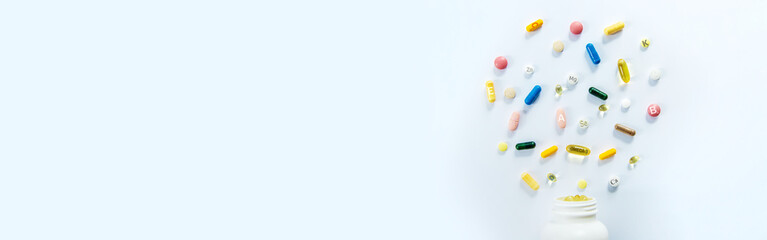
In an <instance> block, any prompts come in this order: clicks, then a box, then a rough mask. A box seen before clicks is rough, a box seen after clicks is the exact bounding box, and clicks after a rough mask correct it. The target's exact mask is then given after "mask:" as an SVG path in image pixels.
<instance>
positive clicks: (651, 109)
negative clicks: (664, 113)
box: [647, 104, 660, 117]
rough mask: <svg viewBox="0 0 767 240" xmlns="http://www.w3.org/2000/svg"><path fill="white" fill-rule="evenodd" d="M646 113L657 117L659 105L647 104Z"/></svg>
mask: <svg viewBox="0 0 767 240" xmlns="http://www.w3.org/2000/svg"><path fill="white" fill-rule="evenodd" d="M647 114H649V115H650V116H651V117H657V116H658V115H660V106H658V105H657V104H650V106H647Z"/></svg>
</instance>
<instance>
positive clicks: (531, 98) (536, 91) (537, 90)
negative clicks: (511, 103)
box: [525, 85, 541, 105]
mask: <svg viewBox="0 0 767 240" xmlns="http://www.w3.org/2000/svg"><path fill="white" fill-rule="evenodd" d="M538 95H541V85H535V87H533V90H530V93H528V94H527V97H526V98H525V104H527V105H530V104H533V102H535V100H536V99H538Z"/></svg>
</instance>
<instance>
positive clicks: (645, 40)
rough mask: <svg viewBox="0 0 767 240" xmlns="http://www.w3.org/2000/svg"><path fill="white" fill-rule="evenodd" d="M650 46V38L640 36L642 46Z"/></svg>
mask: <svg viewBox="0 0 767 240" xmlns="http://www.w3.org/2000/svg"><path fill="white" fill-rule="evenodd" d="M649 46H650V39H647V38H642V47H643V48H647V47H649Z"/></svg>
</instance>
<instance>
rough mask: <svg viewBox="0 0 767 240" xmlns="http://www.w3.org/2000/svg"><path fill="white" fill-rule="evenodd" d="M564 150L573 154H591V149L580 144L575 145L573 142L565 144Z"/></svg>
mask: <svg viewBox="0 0 767 240" xmlns="http://www.w3.org/2000/svg"><path fill="white" fill-rule="evenodd" d="M565 150H566V151H567V152H569V153H572V154H575V155H581V156H588V155H589V154H591V149H589V148H587V147H584V146H581V145H575V144H570V145H567V147H566V148H565Z"/></svg>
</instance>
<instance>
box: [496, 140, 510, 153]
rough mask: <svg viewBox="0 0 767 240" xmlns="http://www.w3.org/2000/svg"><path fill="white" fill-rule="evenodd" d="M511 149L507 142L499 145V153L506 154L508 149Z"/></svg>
mask: <svg viewBox="0 0 767 240" xmlns="http://www.w3.org/2000/svg"><path fill="white" fill-rule="evenodd" d="M508 148H509V145H508V144H506V142H501V143H499V144H498V151H501V152H505V151H506V149H508Z"/></svg>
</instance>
